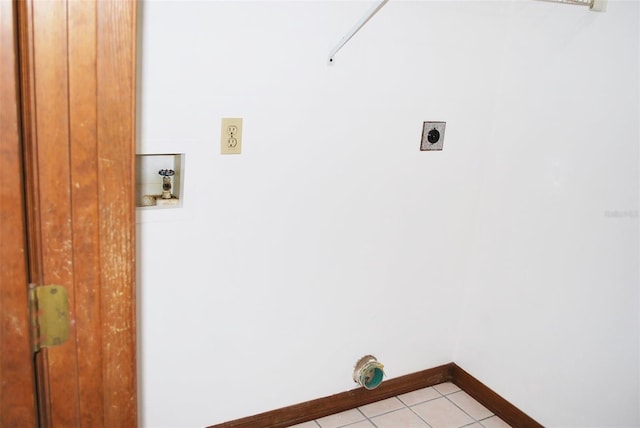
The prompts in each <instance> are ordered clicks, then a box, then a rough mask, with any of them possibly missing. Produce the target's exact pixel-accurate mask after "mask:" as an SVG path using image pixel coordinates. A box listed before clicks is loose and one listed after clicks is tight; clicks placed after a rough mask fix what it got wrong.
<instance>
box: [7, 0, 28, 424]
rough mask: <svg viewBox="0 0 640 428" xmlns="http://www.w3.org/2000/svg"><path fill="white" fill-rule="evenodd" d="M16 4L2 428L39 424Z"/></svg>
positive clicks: (10, 16)
mask: <svg viewBox="0 0 640 428" xmlns="http://www.w3.org/2000/svg"><path fill="white" fill-rule="evenodd" d="M14 5H15V4H14V3H13V2H8V1H0V427H32V426H35V424H36V409H35V398H34V376H33V369H32V364H31V349H30V337H29V314H28V311H27V288H28V286H27V284H28V280H27V258H26V251H27V246H26V232H25V221H24V201H23V186H22V167H21V166H22V160H21V147H20V127H19V122H18V117H19V103H18V91H17V88H18V85H17V82H18V68H17V61H16V51H17V50H16V49H17V47H16V38H15V19H14V18H15V14H14V12H15V10H14V8H13V7H14Z"/></svg>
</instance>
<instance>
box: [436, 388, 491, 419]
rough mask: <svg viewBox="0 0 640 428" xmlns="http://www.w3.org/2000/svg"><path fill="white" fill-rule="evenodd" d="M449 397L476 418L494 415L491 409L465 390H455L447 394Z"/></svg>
mask: <svg viewBox="0 0 640 428" xmlns="http://www.w3.org/2000/svg"><path fill="white" fill-rule="evenodd" d="M447 398H448V399H449V400H451V401H453V402H454V403H455V404H456V405H457V406H458V407H460V408H461V409H462V410H464V411H465V412H466V413H468V414H469V415H470V416H471V417H472V418H474V419H475V420H480V419H485V418H488V417H489V416H491V415H493V413H492V412H491V410H489V409H487V408H486V407H484V406H483V405H482V404H480V403H478V402H477V401H476V400H474V398H473V397H471V396H470V395H469V394H467V393H466V392H464V391H459V392H454V393H453V394H449V395H447Z"/></svg>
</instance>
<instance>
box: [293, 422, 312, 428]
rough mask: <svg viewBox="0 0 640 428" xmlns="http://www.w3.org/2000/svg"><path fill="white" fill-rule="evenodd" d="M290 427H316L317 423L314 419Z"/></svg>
mask: <svg viewBox="0 0 640 428" xmlns="http://www.w3.org/2000/svg"><path fill="white" fill-rule="evenodd" d="M291 428H318V424H317V423H315V421H309V422H303V423H301V424H298V425H292V426H291Z"/></svg>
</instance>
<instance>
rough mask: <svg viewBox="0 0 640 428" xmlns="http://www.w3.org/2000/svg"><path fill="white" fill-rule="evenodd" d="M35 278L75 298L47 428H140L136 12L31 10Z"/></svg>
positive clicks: (47, 360)
mask: <svg viewBox="0 0 640 428" xmlns="http://www.w3.org/2000/svg"><path fill="white" fill-rule="evenodd" d="M19 4H20V25H21V31H20V48H21V49H20V52H21V64H22V81H23V91H22V99H23V117H24V118H25V120H24V126H23V129H24V135H25V165H26V167H25V169H26V188H27V211H28V213H29V215H28V223H27V226H28V230H29V236H30V238H29V242H30V244H31V249H32V250H33V251H32V256H31V257H30V261H31V263H30V274H31V276H32V278H35V279H37V280H38V282H39V283H42V284H60V285H63V286H65V287H66V288H67V291H68V293H69V306H70V319H71V339H70V340H69V341H68V342H67V343H65V344H63V345H61V346H58V347H55V348H50V349H48V350H45V351H43V352H41V353H39V355H38V361H37V378H38V385H39V386H38V388H39V390H40V391H41V396H42V400H41V402H40V403H39V407H40V410H41V421H43V425H44V426H90V427H97V426H108V427H110V426H135V425H136V423H137V416H136V404H137V403H136V401H137V400H136V360H135V350H136V340H135V328H136V323H135V284H134V278H135V276H134V275H135V265H134V255H135V242H134V236H135V235H134V226H135V217H134V215H135V207H134V201H133V195H134V194H133V189H134V183H133V177H134V165H135V162H134V159H135V155H134V153H135V145H134V123H135V120H134V112H135V109H134V105H135V80H134V79H135V2H133V1H131V2H129V1H117V2H116V1H105V2H89V1H87V2H84V1H82V2H79V1H73V0H68V1H67V0H56V1H46V2H43V1H35V0H28V1H24V2H20V3H19Z"/></svg>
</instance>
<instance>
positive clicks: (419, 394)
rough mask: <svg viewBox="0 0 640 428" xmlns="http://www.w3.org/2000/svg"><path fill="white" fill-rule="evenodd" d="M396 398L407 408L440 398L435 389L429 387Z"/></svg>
mask: <svg viewBox="0 0 640 428" xmlns="http://www.w3.org/2000/svg"><path fill="white" fill-rule="evenodd" d="M398 398H399V399H400V401H402V402H403V403H404V404H406V405H407V406H413V405H414V404H418V403H423V402H425V401H429V400H433V399H435V398H440V393H439V392H438V391H436V390H435V389H433V388H431V387H429V388H423V389H418V390H417V391H412V392H408V393H406V394H402V395H398Z"/></svg>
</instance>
